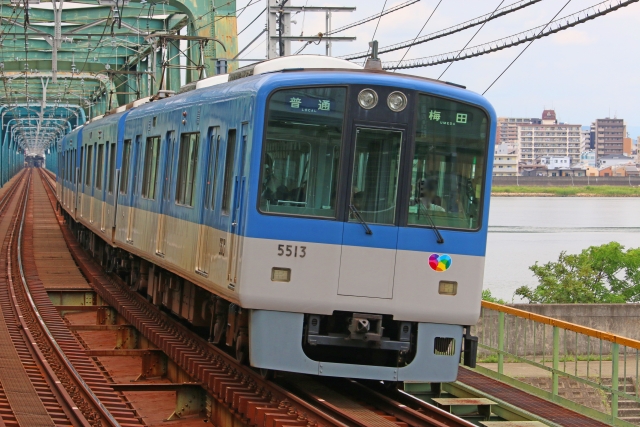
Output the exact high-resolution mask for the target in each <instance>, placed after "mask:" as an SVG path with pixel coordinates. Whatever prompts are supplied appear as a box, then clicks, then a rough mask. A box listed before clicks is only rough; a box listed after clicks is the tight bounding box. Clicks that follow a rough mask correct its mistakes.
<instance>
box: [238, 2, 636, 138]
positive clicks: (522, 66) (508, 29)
mask: <svg viewBox="0 0 640 427" xmlns="http://www.w3.org/2000/svg"><path fill="white" fill-rule="evenodd" d="M253 1H255V2H256V3H255V4H252V5H251V6H249V7H247V8H246V10H241V8H243V7H244V6H246V5H247V4H249V3H251V0H237V4H236V7H237V10H238V11H239V12H238V13H239V14H240V16H239V17H238V31H241V30H243V29H244V28H245V27H247V25H249V23H250V22H251V21H252V20H253V19H254V18H256V16H257V15H258V13H260V11H261V10H263V9H264V8H265V5H266V1H267V0H253ZM405 1H406V0H386V6H385V9H388V8H390V7H393V6H395V5H398V4H400V3H404V2H405ZM515 1H516V0H505V1H502V0H482V1H480V0H421V1H419V2H417V3H415V4H413V5H411V6H408V7H406V8H404V9H401V10H399V11H396V12H393V13H391V14H388V15H385V16H383V17H382V19H381V20H380V23H379V26H378V29H377V32H376V34H375V39H376V40H378V42H379V45H380V46H381V47H382V46H387V45H391V44H394V43H398V42H402V41H406V40H412V39H413V38H415V37H416V36H417V35H418V32H419V31H420V29H421V28H422V26H423V25H424V24H425V22H426V21H427V19H428V18H429V16H430V15H431V14H432V12H433V11H434V8H436V7H437V9H436V10H435V13H433V16H432V17H431V19H430V20H429V22H428V23H427V24H426V26H425V28H424V30H422V32H421V33H420V34H421V35H426V34H429V33H432V32H436V31H439V30H442V29H445V28H448V27H451V26H453V25H456V24H459V23H462V22H464V21H468V20H470V19H474V18H476V17H479V16H481V15H484V14H486V13H491V12H493V11H494V10H495V9H496V8H497V7H498V5H500V4H501V3H502V7H504V6H507V5H509V4H512V3H514V2H515ZM619 1H620V0H615V3H616V4H617V3H618V2H619ZM438 3H439V5H438ZM599 3H600V0H571V1H570V2H569V4H568V5H567V6H566V7H565V8H564V9H563V10H562V12H561V13H560V14H559V15H558V18H560V17H564V16H567V15H569V14H572V13H575V12H578V11H580V10H582V9H586V8H588V7H591V6H593V5H596V4H599ZM604 3H605V4H608V3H609V2H608V1H607V2H604ZM288 4H290V5H294V6H305V5H306V6H353V7H356V10H355V11H354V12H336V13H333V16H332V27H333V28H339V27H342V26H344V25H347V24H349V23H351V22H355V21H359V20H361V19H363V18H366V17H369V16H372V15H375V14H376V13H379V12H380V11H382V10H383V6H384V5H385V0H334V1H328V0H289V2H288ZM565 4H566V1H565V0H542V1H540V2H539V3H537V4H535V5H532V6H529V7H527V8H525V9H523V10H520V11H518V12H514V13H512V14H509V15H507V16H504V17H500V18H498V19H495V20H493V21H491V22H489V23H487V24H486V25H485V26H484V28H482V30H481V31H480V32H479V33H478V35H477V36H475V38H474V39H473V41H471V43H470V44H469V46H475V45H479V44H482V43H487V42H490V41H493V40H497V39H501V38H503V37H507V36H511V35H513V34H516V33H519V32H521V31H525V30H528V29H531V28H534V27H537V26H539V25H545V24H547V23H548V22H549V21H550V20H551V19H552V18H553V17H554V15H556V13H558V11H559V10H560V9H561V8H562V7H563V6H564V5H565ZM292 20H293V21H295V23H294V24H293V25H292V32H291V33H292V35H300V34H301V33H303V34H304V35H314V34H317V33H318V32H324V31H325V14H324V13H318V12H315V13H314V12H306V13H298V14H296V15H294V16H293V17H292ZM265 23H266V14H263V15H262V16H261V17H259V18H258V19H257V20H256V21H255V23H253V24H252V25H251V26H249V27H248V28H247V29H246V30H245V31H243V32H242V33H241V34H240V36H239V43H238V46H239V48H240V49H242V48H244V47H245V46H246V45H247V43H249V42H251V40H253V39H254V38H255V37H256V36H257V35H258V33H259V32H260V31H262V29H263V28H264V25H265ZM377 23H378V21H377V20H374V21H371V22H368V23H366V24H363V25H360V26H358V27H355V28H352V29H349V30H346V31H344V32H342V33H340V34H337V36H351V37H356V38H357V39H356V41H353V42H335V43H333V49H332V54H333V56H340V55H347V54H350V53H355V52H360V51H363V50H367V47H368V43H369V41H370V40H372V37H373V35H374V31H376V24H377ZM638 23H640V2H638V3H633V4H632V5H630V6H627V7H625V8H622V9H619V10H617V11H614V12H611V13H610V14H608V15H605V16H602V17H600V18H597V19H595V20H592V21H588V22H586V23H584V24H581V25H578V26H576V27H573V28H571V29H568V30H565V31H562V32H560V33H556V34H553V35H550V36H548V37H545V38H543V39H540V40H536V41H534V42H533V43H532V44H531V46H530V47H529V48H528V49H527V50H526V51H525V52H524V53H523V54H522V55H521V56H520V57H519V58H518V59H517V60H516V61H515V63H514V64H513V65H512V66H511V67H510V68H509V69H508V70H507V71H506V72H505V74H504V75H502V77H500V79H499V80H498V81H497V82H496V83H495V84H494V85H493V86H492V87H491V89H489V90H488V91H487V92H486V94H485V97H486V98H487V99H488V100H489V102H491V103H492V104H493V106H494V108H495V110H496V112H497V114H498V116H506V117H540V115H541V114H542V111H543V110H544V109H554V110H555V111H556V114H557V117H558V120H560V121H562V122H565V123H571V124H580V125H583V126H588V125H589V124H590V123H591V122H593V121H594V120H595V119H597V118H605V117H617V118H622V119H625V122H626V124H627V132H629V134H630V136H631V137H632V138H633V139H634V142H636V140H637V137H638V136H640V72H639V71H638V70H640V55H638V52H640V25H639V24H638ZM477 29H478V27H474V28H471V29H468V30H465V31H462V32H460V33H457V34H455V35H452V36H449V37H446V38H442V39H438V40H435V41H432V42H429V43H425V44H421V45H416V46H413V47H412V48H411V49H410V50H409V52H406V58H407V59H409V58H420V57H426V56H430V55H435V54H440V53H446V52H452V51H456V50H459V49H461V48H462V47H463V46H464V45H465V44H466V43H467V42H468V41H469V40H470V38H471V37H472V36H473V34H474V33H475V32H476V31H477ZM265 40H266V36H262V37H260V38H259V39H258V40H257V41H256V42H255V43H254V44H252V45H251V47H249V48H248V49H247V51H246V52H244V53H243V54H242V55H241V56H240V57H241V58H255V59H259V58H264V57H265V54H266V43H265ZM302 45H303V43H300V42H294V43H292V51H293V52H295V51H296V50H298V48H299V47H301V46H302ZM525 47H526V44H524V45H519V46H516V47H513V48H510V49H504V50H502V51H498V52H495V53H491V54H488V55H484V56H480V57H477V58H472V59H467V60H464V61H460V62H456V63H454V64H453V65H451V67H450V68H449V69H448V70H447V72H446V73H445V74H444V76H443V77H442V80H446V81H450V82H454V83H458V84H462V85H465V86H466V87H467V88H468V89H470V90H472V91H474V92H478V93H483V92H484V91H485V90H486V89H487V88H488V87H489V85H490V84H491V83H492V82H493V81H494V80H495V79H496V78H497V77H498V76H499V75H500V73H502V72H503V71H504V70H505V68H506V67H507V66H508V65H509V63H510V62H511V61H513V60H514V59H515V58H516V57H517V56H518V54H519V53H520V52H521V51H522V50H523V49H524V48H525ZM405 51H406V49H403V50H399V51H396V52H390V53H386V54H383V55H381V59H382V61H393V60H396V61H397V60H399V59H400V58H401V57H402V56H403V55H405ZM303 53H304V54H321V55H324V54H325V45H324V43H322V44H321V45H318V46H316V45H315V44H312V45H309V46H307V47H306V48H305V50H304V51H303ZM242 64H243V65H246V64H248V62H242ZM446 67H447V64H444V65H437V66H432V67H425V68H414V69H408V70H402V71H401V72H403V73H407V74H414V75H419V76H424V77H430V78H438V77H439V76H440V74H441V73H442V71H444V69H445V68H446Z"/></svg>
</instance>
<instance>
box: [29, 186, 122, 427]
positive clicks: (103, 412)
mask: <svg viewBox="0 0 640 427" xmlns="http://www.w3.org/2000/svg"><path fill="white" fill-rule="evenodd" d="M29 179H30V180H31V177H30V178H29ZM30 180H29V182H28V183H27V190H26V192H25V201H24V205H23V207H22V216H21V219H20V221H19V230H18V240H17V251H16V254H17V258H18V270H19V273H20V279H21V283H22V287H23V290H24V292H25V296H26V298H27V301H28V302H29V305H30V306H31V310H32V311H33V314H34V315H35V317H36V319H37V321H38V323H39V324H40V328H41V329H42V331H43V332H44V334H45V335H46V336H47V339H48V341H49V343H50V344H51V348H52V349H53V350H55V353H56V354H57V356H58V358H59V359H60V360H61V361H62V362H63V363H64V364H65V366H66V369H67V371H68V372H69V373H70V374H71V375H72V376H73V378H74V379H75V382H76V384H77V385H78V386H79V387H80V388H81V389H82V391H83V393H84V394H85V396H87V397H88V398H89V400H90V401H91V403H92V404H93V405H94V407H95V408H96V409H97V410H98V412H100V414H101V415H102V416H103V417H104V420H105V421H107V422H108V423H109V425H111V426H113V427H120V423H119V422H118V421H117V420H116V419H115V417H114V416H113V415H112V414H111V413H110V412H109V410H108V409H107V408H106V407H105V406H104V404H103V403H102V402H101V401H100V399H99V398H98V397H97V396H96V395H95V394H94V392H93V390H91V388H90V387H89V386H88V384H87V383H86V382H85V380H84V379H83V378H82V376H81V375H80V373H79V372H78V371H77V370H76V368H75V367H74V366H73V363H71V361H70V360H69V358H68V357H67V355H66V354H65V353H64V351H63V350H62V348H61V347H60V345H59V344H58V341H57V340H56V339H55V337H54V336H53V334H52V333H51V331H50V330H49V328H48V326H47V324H46V322H45V321H44V319H43V317H42V315H41V313H40V310H39V309H38V307H37V305H36V303H35V301H34V300H33V297H32V295H31V292H30V290H29V285H28V284H27V279H26V277H25V273H24V268H23V264H22V236H23V230H24V224H25V218H26V214H27V205H28V198H29V188H30V184H31V182H30ZM76 409H77V408H76ZM83 418H84V417H83ZM85 422H86V420H85ZM87 425H88V424H87Z"/></svg>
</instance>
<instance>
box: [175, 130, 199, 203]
mask: <svg viewBox="0 0 640 427" xmlns="http://www.w3.org/2000/svg"><path fill="white" fill-rule="evenodd" d="M199 143H200V134H199V133H183V134H182V135H180V152H179V154H178V181H177V183H176V203H177V204H179V205H184V206H193V202H194V200H193V199H194V194H195V178H196V169H197V166H198V145H199Z"/></svg>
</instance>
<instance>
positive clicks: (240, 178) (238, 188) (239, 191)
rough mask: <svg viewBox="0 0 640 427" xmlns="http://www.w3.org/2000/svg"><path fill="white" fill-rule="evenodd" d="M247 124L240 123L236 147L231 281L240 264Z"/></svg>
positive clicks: (230, 266) (230, 257) (230, 258)
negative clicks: (240, 131) (239, 136)
mask: <svg viewBox="0 0 640 427" xmlns="http://www.w3.org/2000/svg"><path fill="white" fill-rule="evenodd" d="M247 128H248V124H247V123H243V124H242V137H241V139H240V147H239V149H238V174H237V175H236V177H235V180H234V181H235V182H234V184H235V189H234V202H233V208H232V211H231V227H232V228H231V246H230V248H229V274H228V276H229V280H232V281H233V283H236V282H237V281H238V267H239V265H240V261H241V260H240V254H241V253H242V242H243V239H241V238H240V237H241V235H242V230H243V226H244V223H243V217H242V212H243V208H244V202H245V200H244V199H245V195H244V193H245V191H244V190H245V188H246V177H245V176H244V169H245V162H246V153H247V132H248V129H247Z"/></svg>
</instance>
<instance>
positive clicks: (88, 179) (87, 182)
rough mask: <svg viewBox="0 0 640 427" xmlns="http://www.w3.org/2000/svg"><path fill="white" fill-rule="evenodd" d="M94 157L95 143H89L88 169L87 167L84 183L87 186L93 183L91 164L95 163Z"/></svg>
mask: <svg viewBox="0 0 640 427" xmlns="http://www.w3.org/2000/svg"><path fill="white" fill-rule="evenodd" d="M92 158H93V145H88V146H87V161H86V165H87V169H86V174H85V176H84V184H85V185H87V186H89V185H91V165H92V164H93V161H92Z"/></svg>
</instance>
